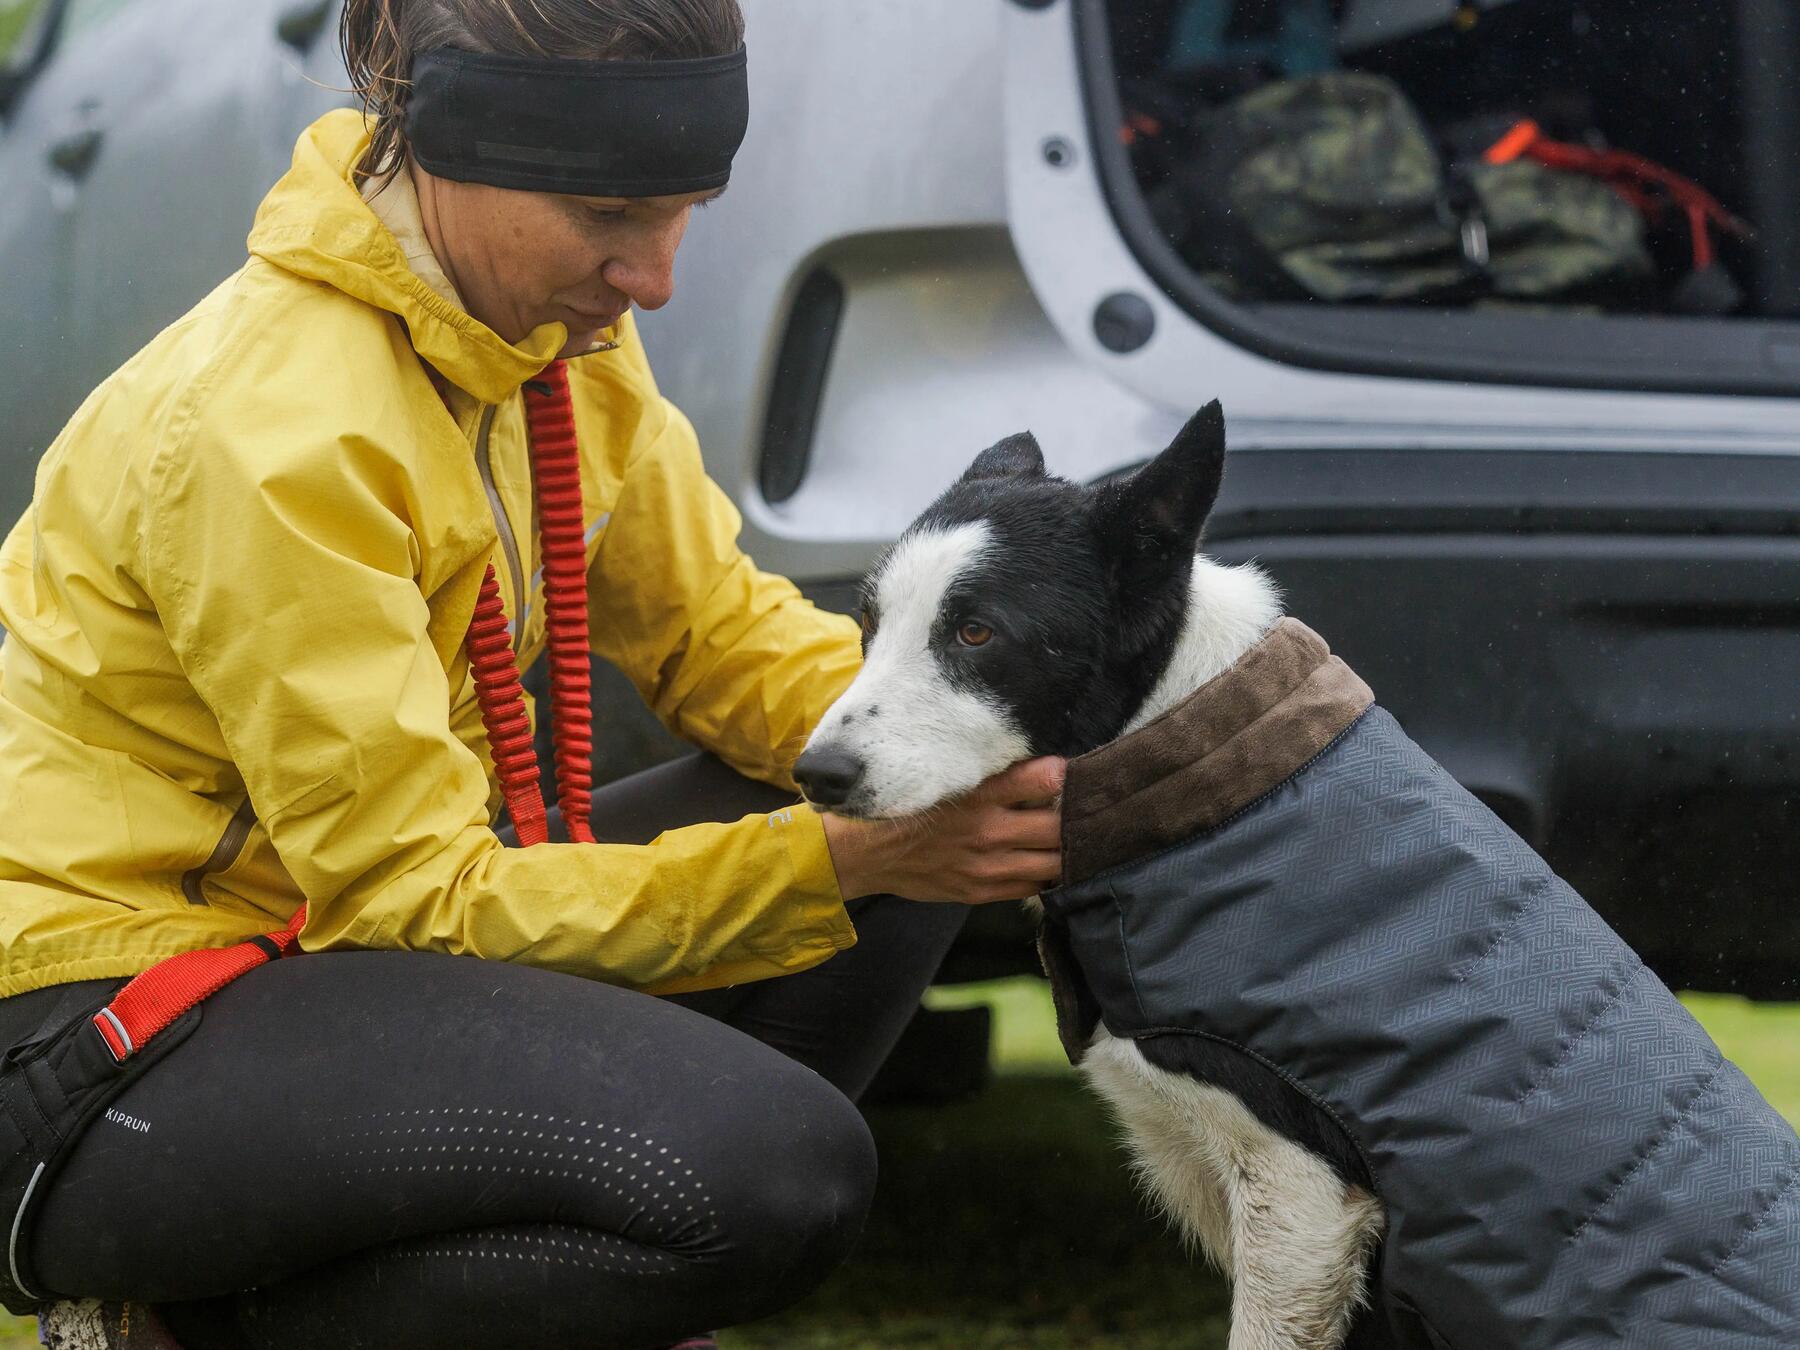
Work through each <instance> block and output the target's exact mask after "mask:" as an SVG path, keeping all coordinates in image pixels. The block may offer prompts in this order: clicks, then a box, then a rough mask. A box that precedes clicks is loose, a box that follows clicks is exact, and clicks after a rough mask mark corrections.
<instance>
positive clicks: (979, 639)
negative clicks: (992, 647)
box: [956, 623, 994, 647]
mask: <svg viewBox="0 0 1800 1350" xmlns="http://www.w3.org/2000/svg"><path fill="white" fill-rule="evenodd" d="M993 636H994V630H993V629H991V628H989V627H988V626H987V625H986V624H985V623H965V624H964V625H963V626H962V627H961V628H958V629H957V630H956V640H957V641H958V642H960V643H962V645H963V646H965V647H981V646H985V645H986V643H987V641H988V639H989V638H991V637H993Z"/></svg>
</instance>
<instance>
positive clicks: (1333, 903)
mask: <svg viewBox="0 0 1800 1350" xmlns="http://www.w3.org/2000/svg"><path fill="white" fill-rule="evenodd" d="M1370 704H1371V695H1370V693H1369V690H1368V687H1367V686H1366V685H1364V684H1363V683H1362V681H1360V680H1358V679H1357V678H1356V676H1355V675H1354V674H1352V673H1351V672H1350V670H1349V669H1348V668H1347V667H1346V666H1345V665H1344V664H1343V663H1342V662H1341V661H1339V660H1338V659H1337V658H1336V657H1333V656H1331V654H1330V652H1329V650H1328V649H1327V648H1326V646H1325V644H1324V642H1322V641H1321V640H1320V639H1319V638H1318V636H1317V635H1316V634H1314V633H1312V632H1311V631H1309V630H1308V629H1306V628H1305V627H1304V626H1303V625H1301V624H1298V623H1296V622H1294V621H1293V620H1291V619H1289V620H1284V621H1283V622H1282V623H1281V624H1279V625H1278V626H1277V627H1276V628H1275V629H1274V630H1273V631H1272V632H1271V634H1270V635H1269V636H1268V637H1267V638H1266V639H1264V641H1263V642H1262V643H1260V644H1259V645H1258V646H1257V647H1255V648H1253V649H1252V650H1251V651H1250V652H1249V653H1248V654H1247V655H1246V656H1245V657H1244V658H1243V659H1242V660H1240V661H1239V662H1238V664H1237V665H1236V666H1234V667H1233V668H1232V669H1231V670H1230V671H1227V672H1226V673H1225V674H1224V675H1222V676H1220V677H1219V679H1217V680H1215V681H1213V682H1212V683H1211V684H1209V685H1207V686H1206V687H1205V688H1203V689H1202V690H1200V691H1199V692H1198V693H1196V694H1194V695H1193V696H1192V697H1191V698H1190V699H1188V700H1187V702H1185V703H1184V704H1183V705H1181V706H1180V707H1179V708H1177V709H1175V710H1173V711H1172V712H1170V713H1169V714H1167V715H1166V716H1165V717H1163V718H1161V719H1159V720H1158V721H1157V722H1155V723H1152V724H1151V725H1150V726H1148V727H1146V728H1143V729H1141V730H1139V731H1137V732H1134V733H1133V734H1132V735H1130V736H1126V737H1124V738H1122V739H1120V740H1119V741H1116V742H1114V743H1113V744H1112V745H1110V746H1107V747H1105V748H1103V749H1102V750H1099V751H1096V752H1095V753H1094V754H1093V755H1090V756H1084V757H1082V758H1081V759H1077V760H1075V761H1073V762H1071V764H1070V767H1069V773H1068V778H1067V782H1066V784H1065V787H1064V855H1063V856H1064V861H1065V867H1066V869H1067V876H1068V883H1067V884H1066V885H1064V886H1063V887H1061V888H1060V889H1058V890H1056V891H1053V892H1050V893H1047V894H1046V895H1045V896H1044V904H1045V907H1046V911H1047V913H1048V915H1049V916H1050V923H1049V927H1048V928H1047V930H1046V935H1045V936H1046V942H1045V947H1046V954H1047V958H1048V960H1047V964H1049V965H1050V966H1051V968H1052V969H1053V970H1054V971H1056V972H1057V973H1058V976H1059V978H1058V980H1057V984H1058V1003H1059V1008H1058V1012H1059V1021H1060V1022H1061V1024H1062V1028H1061V1029H1062V1030H1063V1032H1064V1034H1065V1043H1066V1044H1068V1045H1069V1047H1070V1049H1071V1053H1072V1054H1073V1055H1076V1056H1079V1054H1080V1052H1081V1050H1082V1048H1083V1047H1084V1046H1085V1045H1086V1044H1087V1042H1088V1040H1089V1039H1090V1038H1091V1035H1092V1033H1093V1030H1094V1025H1095V1022H1096V1020H1104V1022H1105V1023H1106V1026H1107V1028H1108V1029H1109V1030H1110V1031H1111V1032H1112V1033H1113V1034H1114V1035H1116V1036H1121V1037H1138V1038H1156V1037H1170V1036H1184V1035H1185V1036H1204V1037H1206V1038H1207V1039H1208V1040H1209V1041H1211V1042H1212V1043H1214V1044H1220V1045H1225V1046H1230V1047H1235V1048H1236V1049H1237V1050H1239V1051H1240V1052H1242V1053H1243V1054H1244V1055H1245V1056H1246V1057H1247V1060H1248V1061H1251V1062H1253V1063H1254V1064H1255V1065H1261V1066H1265V1067H1272V1069H1273V1070H1274V1071H1275V1073H1277V1074H1279V1075H1280V1077H1281V1079H1284V1080H1285V1082H1286V1083H1287V1085H1288V1088H1287V1089H1286V1090H1289V1091H1293V1092H1296V1093H1298V1094H1300V1095H1301V1096H1303V1097H1304V1098H1305V1102H1304V1103H1303V1104H1301V1105H1302V1107H1303V1109H1304V1108H1306V1107H1310V1108H1315V1109H1316V1110H1317V1112H1318V1115H1319V1118H1321V1119H1323V1120H1325V1121H1327V1122H1329V1123H1330V1124H1328V1128H1339V1129H1341V1130H1342V1131H1343V1132H1344V1133H1345V1134H1346V1135H1347V1136H1348V1140H1349V1143H1350V1144H1351V1146H1353V1148H1354V1150H1355V1152H1356V1153H1357V1154H1358V1155H1360V1157H1361V1159H1362V1161H1363V1163H1364V1165H1365V1167H1366V1169H1367V1173H1368V1175H1369V1177H1370V1178H1371V1179H1372V1180H1373V1183H1374V1185H1375V1189H1376V1190H1377V1192H1378V1193H1379V1194H1380V1196H1381V1198H1382V1200H1383V1201H1384V1202H1385V1204H1386V1207H1387V1217H1388V1229H1387V1236H1386V1240H1385V1243H1384V1246H1383V1249H1382V1257H1381V1264H1380V1279H1379V1290H1378V1297H1379V1298H1380V1299H1381V1300H1382V1302H1383V1303H1384V1304H1385V1305H1386V1308H1387V1310H1388V1311H1389V1312H1390V1313H1393V1314H1394V1323H1395V1325H1396V1327H1398V1328H1405V1329H1408V1330H1407V1333H1406V1334H1403V1335H1402V1341H1403V1343H1405V1344H1408V1345H1426V1344H1429V1345H1433V1346H1440V1347H1455V1348H1456V1350H1552V1348H1553V1347H1554V1350H1572V1348H1574V1347H1591V1348H1595V1350H1597V1348H1598V1347H1631V1348H1632V1350H1636V1348H1637V1347H1649V1346H1658V1347H1660V1346H1670V1347H1674V1346H1705V1347H1708V1350H1724V1348H1725V1347H1730V1348H1731V1350H1752V1347H1754V1348H1755V1350H1776V1347H1791V1346H1793V1345H1795V1344H1796V1343H1797V1341H1796V1336H1797V1335H1800V1139H1797V1138H1796V1137H1795V1134H1794V1131H1793V1128H1792V1127H1791V1126H1789V1125H1788V1123H1787V1122H1786V1121H1785V1120H1783V1119H1782V1118H1781V1117H1780V1116H1779V1115H1777V1114H1776V1113H1775V1111H1774V1110H1773V1109H1772V1108H1770V1106H1769V1105H1768V1103H1767V1102H1765V1101H1764V1100H1763V1098H1762V1096H1761V1094H1759V1093H1758V1092H1757V1090H1756V1088H1755V1087H1754V1086H1752V1085H1751V1083H1750V1082H1749V1081H1748V1080H1747V1079H1746V1078H1745V1077H1744V1075H1743V1074H1742V1073H1741V1072H1740V1071H1739V1070H1738V1069H1737V1067H1736V1066H1735V1065H1733V1064H1732V1063H1731V1062H1730V1061H1729V1060H1727V1059H1726V1058H1725V1057H1724V1056H1723V1055H1722V1054H1720V1052H1719V1049H1718V1047H1717V1046H1715V1045H1714V1044H1713V1043H1712V1041H1711V1039H1710V1038H1709V1037H1708V1036H1707V1034H1706V1033H1705V1031H1703V1030H1702V1029H1701V1028H1700V1026H1699V1025H1698V1024H1697V1023H1696V1022H1695V1021H1694V1019H1693V1018H1692V1017H1691V1016H1690V1015H1689V1014H1688V1013H1687V1011H1686V1010H1685V1009H1684V1008H1683V1007H1682V1006H1681V1005H1680V1004H1679V1003H1678V1002H1676V1000H1675V999H1674V997H1673V996H1672V995H1671V994H1670V993H1669V991H1668V990H1667V989H1666V988H1665V987H1664V986H1663V984H1662V983H1661V981H1659V980H1658V979H1657V978H1656V976H1655V975H1654V974H1653V973H1651V972H1650V970H1649V969H1647V968H1646V967H1645V966H1644V963H1643V962H1642V961H1641V960H1640V959H1639V958H1638V957H1637V956H1636V954H1635V953H1633V952H1632V951H1631V950H1630V948H1628V947H1627V946H1626V945H1625V944H1624V943H1623V942H1622V941H1621V940H1620V939H1619V937H1618V936H1617V935H1616V934H1615V933H1614V932H1613V931H1612V930H1611V929H1610V928H1608V927H1607V925H1606V924H1605V923H1604V922H1603V921H1602V920H1601V919H1600V917H1599V916H1598V915H1596V914H1595V913H1594V911H1593V910H1592V909H1590V908H1589V907H1588V906H1587V904H1586V903H1585V902H1583V900H1582V899H1581V897H1580V896H1578V895H1576V894H1575V892H1574V891H1573V890H1571V889H1570V888H1569V887H1568V885H1567V884H1566V883H1564V882H1563V881H1562V880H1561V879H1560V878H1559V877H1557V876H1556V875H1555V874H1554V873H1552V872H1551V871H1550V869H1549V868H1548V867H1547V866H1546V865H1545V864H1544V862H1543V860H1542V859H1541V858H1539V857H1538V856H1537V855H1536V854H1535V853H1533V852H1532V851H1531V849H1529V848H1528V847H1527V846H1526V845H1525V844H1524V843H1522V842H1521V841H1520V840H1519V839H1518V837H1517V836H1515V835H1514V834H1512V832H1511V831H1509V830H1508V829H1507V828H1506V827H1505V826H1504V825H1503V824H1501V823H1500V821H1499V820H1498V819H1497V818H1496V817H1495V816H1494V815H1493V813H1492V812H1490V811H1488V810H1487V808H1486V807H1484V806H1482V805H1481V804H1480V803H1479V802H1478V801H1476V800H1475V798H1473V797H1472V796H1470V795H1469V794H1468V793H1467V792H1465V791H1464V790H1463V789H1462V788H1461V787H1460V786H1458V785H1457V784H1456V782H1455V781H1453V780H1452V779H1451V778H1450V776H1449V775H1448V774H1447V773H1446V772H1445V771H1444V770H1443V768H1442V767H1440V766H1439V765H1438V764H1437V763H1435V762H1434V761H1433V760H1431V759H1430V758H1429V757H1428V756H1427V755H1426V754H1425V753H1424V752H1423V751H1422V750H1420V749H1419V747H1418V746H1416V745H1414V744H1413V743H1412V742H1411V741H1410V740H1408V739H1407V738H1406V736H1405V734H1404V733H1403V732H1401V730H1400V728H1399V726H1398V724H1396V723H1395V721H1394V720H1393V718H1392V717H1390V716H1389V715H1388V714H1387V713H1386V712H1385V711H1383V710H1382V709H1381V708H1379V707H1372V706H1370ZM1248 1067H1250V1065H1248V1064H1247V1068H1248ZM1276 1081H1279V1080H1276ZM1408 1309H1410V1311H1408ZM1420 1323H1423V1324H1424V1326H1426V1327H1429V1328H1430V1329H1431V1333H1430V1334H1428V1335H1426V1338H1425V1339H1423V1340H1421V1339H1418V1336H1419V1335H1421V1334H1424V1333H1423V1328H1422V1327H1421V1326H1420V1325H1419V1324H1420Z"/></svg>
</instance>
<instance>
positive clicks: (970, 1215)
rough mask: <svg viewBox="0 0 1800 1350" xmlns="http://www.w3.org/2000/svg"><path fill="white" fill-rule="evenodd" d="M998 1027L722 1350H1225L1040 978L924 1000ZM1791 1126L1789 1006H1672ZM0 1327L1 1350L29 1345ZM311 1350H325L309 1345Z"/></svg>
mask: <svg viewBox="0 0 1800 1350" xmlns="http://www.w3.org/2000/svg"><path fill="white" fill-rule="evenodd" d="M929 1001H930V1002H931V1003H932V1004H933V1005H934V1006H939V1007H962V1006H968V1005H969V1004H971V1003H976V1002H980V1003H987V1004H989V1005H990V1006H992V1007H993V1009H994V1013H995V1037H994V1052H995V1061H996V1068H997V1069H998V1071H999V1074H998V1077H997V1078H996V1080H995V1082H994V1084H993V1086H992V1087H991V1088H990V1089H989V1090H988V1091H987V1092H985V1093H983V1094H982V1096H981V1097H979V1098H978V1099H976V1100H974V1101H970V1102H965V1103H962V1104H959V1105H956V1106H949V1107H887V1108H883V1109H880V1110H877V1111H874V1112H872V1113H871V1118H870V1124H871V1126H872V1127H873V1129H874V1131H875V1135H876V1139H877V1141H878V1142H879V1144H880V1148H881V1158H882V1177H881V1188H880V1193H879V1194H878V1196H877V1197H876V1202H875V1210H874V1213H873V1214H872V1215H871V1216H870V1220H869V1227H868V1231H867V1233H866V1234H865V1236H864V1239H863V1242H862V1245H861V1247H860V1249H859V1250H858V1252H857V1254H856V1256H855V1257H854V1258H853V1259H852V1260H851V1261H850V1262H849V1264H848V1265H846V1266H845V1267H844V1268H843V1269H842V1270H840V1271H839V1272H838V1273H837V1274H836V1275H835V1276H833V1277H832V1278H831V1279H830V1280H828V1281H827V1282H826V1283H825V1285H824V1286H823V1287H822V1288H820V1289H819V1291H818V1292H817V1293H815V1294H814V1295H813V1296H812V1297H811V1298H809V1299H807V1300H806V1301H805V1302H803V1303H801V1304H799V1305H797V1306H796V1307H794V1308H792V1309H790V1310H789V1311H788V1312H786V1313H784V1314H782V1315H781V1316H779V1317H776V1318H772V1319H770V1320H768V1321H766V1322H761V1323H758V1324H756V1325H755V1326H751V1327H743V1328H739V1329H738V1330H736V1331H732V1332H729V1333H727V1334H726V1335H725V1337H724V1339H723V1341H722V1345H723V1347H724V1350H776V1348H777V1347H780V1350H827V1347H829V1350H1017V1347H1021V1346H1029V1347H1031V1348H1032V1350H1127V1348H1128V1347H1129V1348H1130V1350H1145V1347H1154V1348H1155V1350H1219V1348H1220V1347H1223V1346H1224V1344H1225V1333H1226V1311H1227V1308H1228V1306H1229V1296H1228V1294H1227V1291H1226V1288H1225V1286H1224V1284H1223V1283H1222V1282H1221V1281H1220V1280H1219V1279H1218V1278H1217V1277H1216V1276H1214V1275H1213V1274H1212V1273H1211V1272H1210V1271H1208V1270H1207V1269H1206V1268H1205V1267H1204V1266H1203V1265H1202V1264H1200V1263H1198V1262H1192V1261H1189V1260H1188V1259H1187V1258H1186V1257H1185V1256H1184V1255H1183V1254H1182V1252H1181V1249H1180V1246H1179V1244H1178V1243H1176V1242H1175V1241H1174V1240H1173V1239H1172V1238H1170V1237H1169V1236H1168V1234H1167V1233H1166V1232H1165V1231H1164V1230H1163V1229H1162V1227H1161V1225H1160V1224H1158V1223H1157V1222H1155V1221H1154V1220H1152V1219H1151V1218H1149V1217H1148V1215H1147V1214H1146V1213H1145V1212H1144V1209H1143V1207H1142V1205H1141V1204H1140V1202H1139V1201H1138V1199H1137V1197H1136V1196H1135V1195H1134V1194H1133V1192H1132V1188H1131V1185H1130V1182H1129V1180H1128V1178H1127V1177H1126V1175H1125V1172H1124V1168H1123V1161H1122V1158H1121V1155H1120V1153H1119V1151H1118V1149H1117V1147H1116V1146H1115V1145H1114V1143H1113V1142H1112V1130H1111V1129H1110V1127H1109V1126H1108V1125H1107V1123H1106V1121H1105V1119H1104V1117H1103V1115H1102V1113H1101V1111H1100V1109H1099V1107H1098V1106H1097V1105H1096V1104H1095V1103H1094V1102H1093V1101H1092V1100H1091V1099H1090V1098H1089V1097H1088V1096H1087V1094H1086V1093H1085V1092H1084V1091H1083V1090H1082V1089H1081V1087H1080V1085H1079V1084H1078V1083H1077V1082H1076V1080H1075V1077H1074V1075H1073V1074H1072V1073H1071V1072H1070V1070H1069V1068H1068V1065H1067V1064H1066V1063H1065V1062H1064V1060H1063V1056H1062V1051H1061V1049H1060V1048H1059V1047H1058V1045H1057V1042H1056V1032H1055V1027H1054V1023H1053V1020H1052V1018H1051V1015H1050V1009H1049V1000H1048V995H1047V991H1046V990H1045V988H1044V986H1043V985H1042V984H1041V982H1039V981H1036V980H1006V981H1001V982H998V983H995V984H992V985H980V986H972V987H968V988H962V989H951V990H934V991H933V992H932V994H931V996H930V999H929ZM1684 1001H1685V1002H1686V1003H1687V1005H1688V1007H1689V1008H1690V1009H1691V1010H1692V1011H1693V1013H1694V1015H1695V1016H1696V1017H1698V1018H1699V1019H1700V1021H1701V1022H1702V1023H1703V1024H1704V1025H1705V1026H1706V1029H1707V1030H1708V1031H1709V1032H1710V1033H1711V1034H1712V1036H1713V1038H1714V1039H1715V1040H1716V1041H1718V1042H1719V1044H1720V1046H1721V1047H1723V1048H1724V1050H1725V1053H1726V1054H1727V1055H1729V1056H1730V1057H1731V1058H1732V1059H1734V1060H1736V1061H1737V1063H1738V1064H1739V1065H1740V1066H1742V1067H1743V1069H1744V1070H1745V1072H1746V1073H1748V1074H1749V1075H1750V1077H1751V1078H1752V1079H1753V1080H1755V1082H1756V1083H1757V1085H1758V1086H1759V1087H1760V1088H1761V1089H1762V1090H1763V1093H1764V1094H1765V1095H1766V1096H1767V1097H1768V1098H1769V1100H1770V1101H1771V1102H1772V1103H1773V1104H1774V1105H1775V1107H1776V1109H1778V1110H1780V1111H1781V1112H1782V1113H1783V1114H1785V1115H1786V1116H1787V1118H1788V1119H1789V1120H1792V1121H1794V1122H1795V1123H1796V1124H1800V1004H1755V1003H1750V1002H1747V1001H1746V1000H1743V999H1739V998H1733V997H1729V996H1725V995H1715V994H1691V995H1687V996H1686V997H1685V998H1684ZM8 1325H9V1324H8V1322H7V1321H6V1320H5V1319H0V1350H27V1347H30V1346H35V1345H36V1339H35V1337H33V1336H32V1335H31V1331H30V1328H31V1323H30V1322H29V1321H23V1320H21V1321H18V1322H16V1323H11V1324H10V1326H11V1328H12V1330H13V1333H14V1334H13V1336H12V1337H11V1338H8V1337H7V1334H6V1331H7V1327H8ZM320 1350H330V1348H329V1347H323V1346H322V1347H320Z"/></svg>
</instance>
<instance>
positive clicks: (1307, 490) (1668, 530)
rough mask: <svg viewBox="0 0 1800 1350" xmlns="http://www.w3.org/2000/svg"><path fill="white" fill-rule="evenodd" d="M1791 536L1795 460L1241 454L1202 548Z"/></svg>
mask: <svg viewBox="0 0 1800 1350" xmlns="http://www.w3.org/2000/svg"><path fill="white" fill-rule="evenodd" d="M1490 532H1491V533H1503V534H1547V533H1556V534H1647V535H1648V534H1655V535H1679V534H1694V535H1765V536H1777V537H1780V536H1792V535H1800V455H1736V454H1676V453H1658V452H1654V451H1650V452H1637V451H1613V450H1592V451H1570V450H1446V451H1430V450H1244V451H1236V452H1233V453H1232V454H1231V455H1230V456H1229V457H1228V459H1227V461H1226V469H1225V482H1224V486H1223V488H1222V490H1221V492H1220V494H1219V502H1218V505H1217V506H1216V508H1215V509H1214V511H1213V515H1212V517H1211V519H1210V520H1209V521H1208V522H1207V527H1206V534H1207V538H1208V539H1209V540H1223V539H1230V538H1238V537H1243V536H1248V535H1268V534H1305V535H1333V534H1340V535H1341V534H1387V533H1394V534H1438V533H1490Z"/></svg>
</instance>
